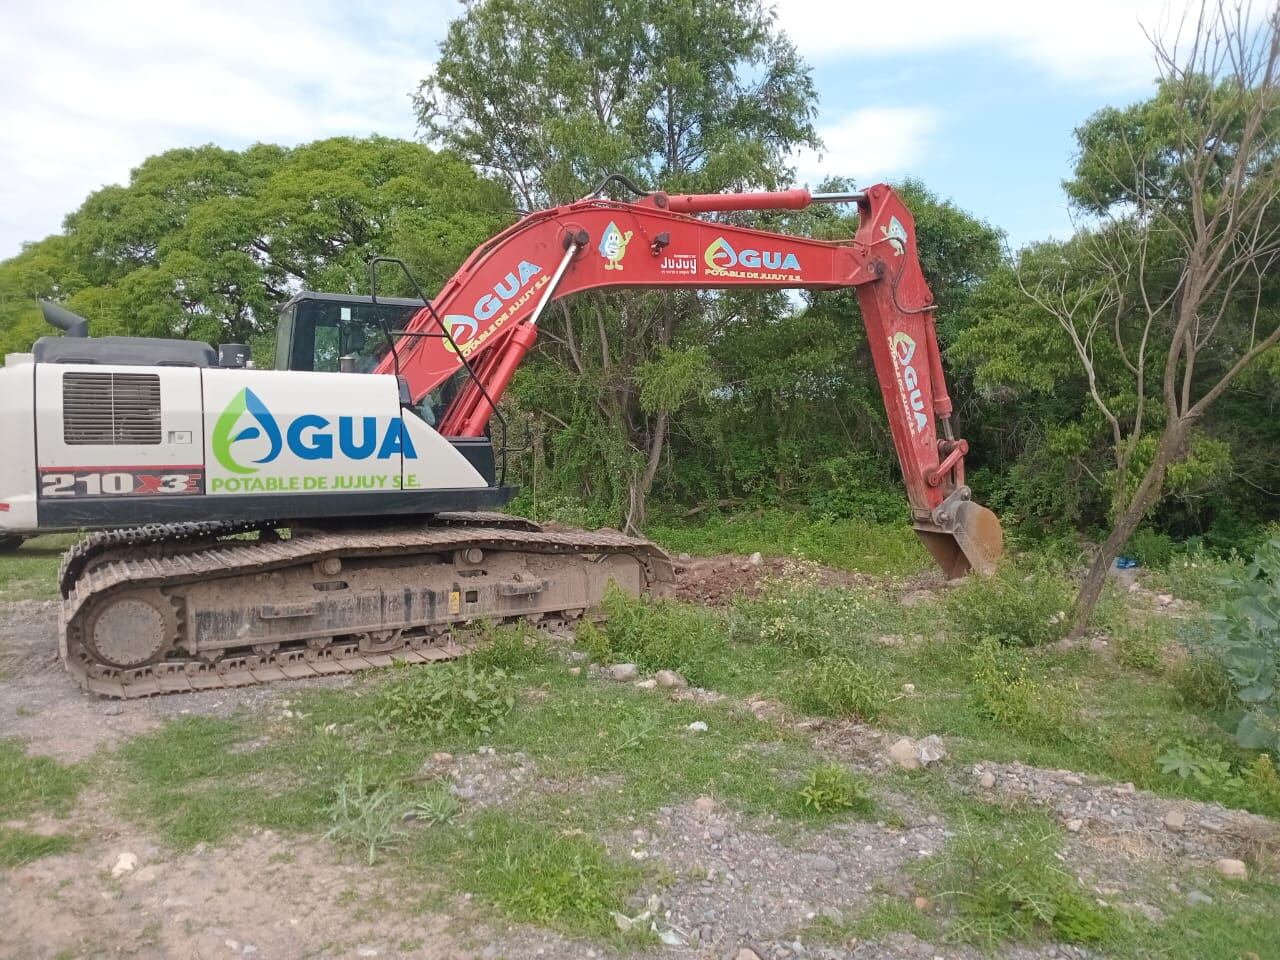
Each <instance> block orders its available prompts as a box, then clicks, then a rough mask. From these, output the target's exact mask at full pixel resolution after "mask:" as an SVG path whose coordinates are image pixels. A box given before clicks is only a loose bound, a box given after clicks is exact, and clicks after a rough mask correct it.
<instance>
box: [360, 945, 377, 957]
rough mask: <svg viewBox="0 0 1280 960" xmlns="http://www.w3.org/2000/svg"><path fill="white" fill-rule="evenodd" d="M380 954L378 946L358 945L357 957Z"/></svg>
mask: <svg viewBox="0 0 1280 960" xmlns="http://www.w3.org/2000/svg"><path fill="white" fill-rule="evenodd" d="M377 955H378V948H377V947H356V956H357V957H376V956H377Z"/></svg>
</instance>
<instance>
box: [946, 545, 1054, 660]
mask: <svg viewBox="0 0 1280 960" xmlns="http://www.w3.org/2000/svg"><path fill="white" fill-rule="evenodd" d="M1071 598H1072V586H1071V584H1070V583H1069V582H1068V581H1067V580H1066V579H1064V578H1063V576H1062V575H1061V574H1059V573H1057V572H1056V571H1054V570H1052V569H1046V568H1039V569H1037V568H1026V567H1020V566H1018V565H1017V564H1015V563H1009V562H1006V563H1005V564H1004V565H1002V566H1001V567H1000V569H999V570H998V571H997V573H996V575H995V576H992V577H972V578H970V579H968V580H966V581H965V582H964V583H963V584H961V585H960V586H958V587H956V588H955V589H954V590H952V591H950V593H949V594H948V595H947V597H946V600H945V609H946V611H947V618H948V622H949V623H950V624H951V625H952V629H953V630H954V631H955V635H956V636H958V637H960V638H962V639H966V640H975V639H978V638H981V637H994V638H996V639H997V640H999V641H1000V642H1001V643H1003V644H1007V645H1010V646H1019V647H1030V646H1041V645H1043V644H1046V643H1053V642H1054V641H1056V640H1060V639H1061V638H1062V637H1063V636H1065V635H1066V632H1067V627H1068V626H1069V624H1068V622H1067V611H1068V610H1070V609H1071Z"/></svg>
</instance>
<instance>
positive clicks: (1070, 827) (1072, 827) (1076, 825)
mask: <svg viewBox="0 0 1280 960" xmlns="http://www.w3.org/2000/svg"><path fill="white" fill-rule="evenodd" d="M1083 827H1084V821H1083V820H1081V819H1080V818H1079V817H1076V818H1074V819H1072V820H1068V821H1067V832H1068V833H1079V832H1080V831H1081V829H1083Z"/></svg>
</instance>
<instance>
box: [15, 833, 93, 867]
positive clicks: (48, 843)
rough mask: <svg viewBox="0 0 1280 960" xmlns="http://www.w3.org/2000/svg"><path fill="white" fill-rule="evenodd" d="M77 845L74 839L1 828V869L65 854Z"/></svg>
mask: <svg viewBox="0 0 1280 960" xmlns="http://www.w3.org/2000/svg"><path fill="white" fill-rule="evenodd" d="M75 845H76V840H75V838H74V837H68V836H63V835H54V836H51V837H43V836H40V835H39V834H37V833H28V832H27V831H26V830H12V829H10V828H8V827H0V867H20V866H22V865H23V864H24V863H30V862H31V861H33V860H39V859H40V858H41V857H48V856H52V855H53V854H56V853H65V852H66V851H68V850H70V849H72V848H73V847H74V846H75Z"/></svg>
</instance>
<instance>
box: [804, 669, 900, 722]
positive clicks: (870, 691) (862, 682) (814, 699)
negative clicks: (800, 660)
mask: <svg viewBox="0 0 1280 960" xmlns="http://www.w3.org/2000/svg"><path fill="white" fill-rule="evenodd" d="M790 686H791V691H790V700H791V702H792V703H794V704H795V705H796V706H797V707H798V708H799V709H801V710H804V711H806V712H808V713H816V714H821V715H823V716H828V717H857V718H858V719H860V720H866V721H871V720H875V719H877V718H878V717H879V716H880V714H881V713H883V712H884V708H885V705H886V704H887V703H888V701H889V695H890V686H889V681H888V679H887V678H886V676H885V673H884V671H883V670H881V669H879V668H878V666H876V665H871V664H867V663H864V662H862V661H860V660H850V659H846V658H844V657H836V656H825V657H819V658H818V659H817V660H815V661H813V662H812V663H811V664H809V666H808V667H806V668H805V669H804V670H803V671H801V672H800V673H799V674H798V675H796V676H795V677H794V678H793V680H792V682H791V685H790Z"/></svg>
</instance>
